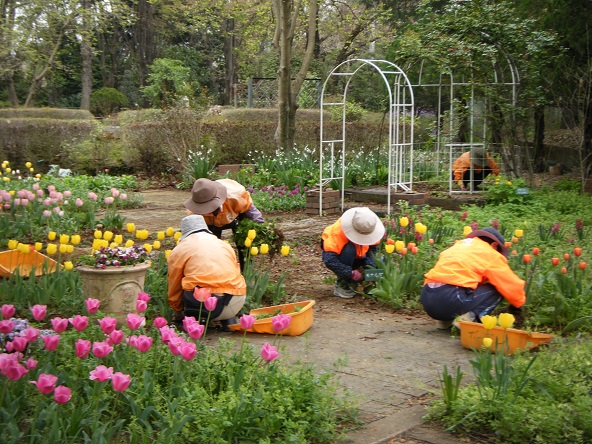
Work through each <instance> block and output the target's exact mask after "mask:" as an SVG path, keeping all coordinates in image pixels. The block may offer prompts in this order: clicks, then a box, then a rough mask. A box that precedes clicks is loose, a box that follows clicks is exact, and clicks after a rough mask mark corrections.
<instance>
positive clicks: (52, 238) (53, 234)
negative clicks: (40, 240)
mask: <svg viewBox="0 0 592 444" xmlns="http://www.w3.org/2000/svg"><path fill="white" fill-rule="evenodd" d="M56 236H57V233H56V232H55V231H50V232H49V233H47V238H48V239H49V240H50V241H54V240H55V239H56Z"/></svg>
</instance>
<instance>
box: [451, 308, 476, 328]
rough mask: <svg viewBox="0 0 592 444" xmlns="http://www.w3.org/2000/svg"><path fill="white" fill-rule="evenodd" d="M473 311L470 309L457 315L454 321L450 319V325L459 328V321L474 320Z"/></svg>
mask: <svg viewBox="0 0 592 444" xmlns="http://www.w3.org/2000/svg"><path fill="white" fill-rule="evenodd" d="M475 318H476V316H475V313H473V312H472V311H468V312H466V313H465V314H462V315H460V316H457V317H456V318H455V319H454V321H452V325H454V326H455V327H456V328H458V329H459V330H460V321H468V322H475Z"/></svg>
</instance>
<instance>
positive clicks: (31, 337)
mask: <svg viewBox="0 0 592 444" xmlns="http://www.w3.org/2000/svg"><path fill="white" fill-rule="evenodd" d="M21 336H23V337H25V339H26V340H27V342H29V343H31V342H35V341H36V340H37V338H38V337H39V330H38V329H36V328H34V327H27V329H26V330H25V331H24V332H23V333H21Z"/></svg>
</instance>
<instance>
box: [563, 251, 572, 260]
mask: <svg viewBox="0 0 592 444" xmlns="http://www.w3.org/2000/svg"><path fill="white" fill-rule="evenodd" d="M570 257H571V256H570V255H569V253H565V254H564V255H563V259H565V260H566V261H568V260H569V258H570Z"/></svg>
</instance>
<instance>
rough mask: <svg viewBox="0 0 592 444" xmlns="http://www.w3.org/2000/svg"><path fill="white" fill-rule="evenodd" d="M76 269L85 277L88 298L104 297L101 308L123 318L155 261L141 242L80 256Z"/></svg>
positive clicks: (83, 287)
mask: <svg viewBox="0 0 592 444" xmlns="http://www.w3.org/2000/svg"><path fill="white" fill-rule="evenodd" d="M79 262H80V265H79V266H78V267H77V268H76V270H77V271H78V272H79V273H80V278H81V280H82V291H83V294H84V297H85V299H87V298H93V299H98V300H99V301H101V308H102V310H103V311H105V312H106V313H109V314H112V315H114V316H115V317H116V318H117V319H118V320H119V321H120V322H123V320H124V318H125V316H126V315H127V314H128V313H132V312H133V311H134V309H135V306H134V304H135V301H136V297H137V296H138V293H140V292H142V291H144V278H145V277H146V272H147V271H148V269H149V268H150V266H151V264H152V262H151V260H150V255H149V253H148V251H147V250H146V249H145V248H144V247H143V246H141V245H132V246H130V247H120V246H115V247H101V248H99V249H98V250H94V251H93V252H92V254H89V255H85V256H81V257H80V259H79Z"/></svg>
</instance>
